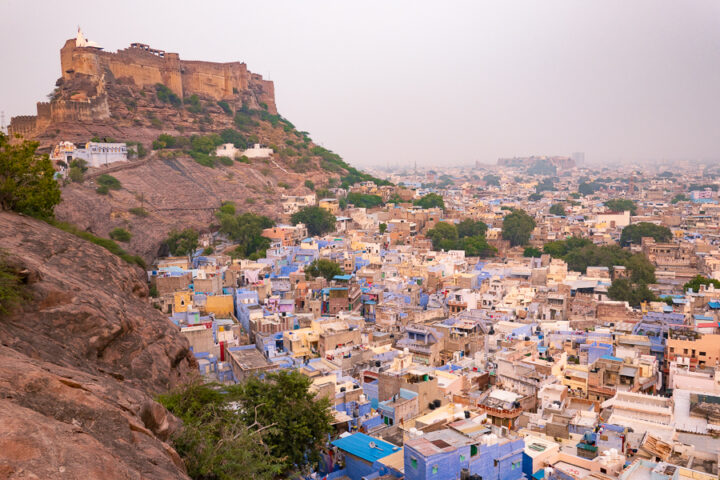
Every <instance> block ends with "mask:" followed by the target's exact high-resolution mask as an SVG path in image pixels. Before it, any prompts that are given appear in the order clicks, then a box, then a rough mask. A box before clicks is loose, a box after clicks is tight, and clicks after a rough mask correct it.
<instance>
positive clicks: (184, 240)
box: [165, 228, 198, 256]
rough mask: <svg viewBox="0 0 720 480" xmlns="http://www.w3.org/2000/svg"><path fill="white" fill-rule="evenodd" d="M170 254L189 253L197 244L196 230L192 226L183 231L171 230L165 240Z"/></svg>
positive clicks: (180, 254)
mask: <svg viewBox="0 0 720 480" xmlns="http://www.w3.org/2000/svg"><path fill="white" fill-rule="evenodd" d="M165 245H167V247H168V250H169V251H170V255H178V256H182V255H190V254H192V253H193V252H194V251H195V249H196V248H197V246H198V232H197V230H195V229H194V228H186V229H185V230H183V231H181V232H180V231H177V230H172V231H171V232H170V235H169V236H168V238H167V239H166V240H165Z"/></svg>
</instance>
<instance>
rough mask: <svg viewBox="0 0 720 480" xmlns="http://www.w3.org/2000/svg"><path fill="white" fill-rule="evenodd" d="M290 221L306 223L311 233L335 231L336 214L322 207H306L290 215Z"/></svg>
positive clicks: (319, 233) (318, 233)
mask: <svg viewBox="0 0 720 480" xmlns="http://www.w3.org/2000/svg"><path fill="white" fill-rule="evenodd" d="M290 222H291V223H292V224H293V225H297V224H298V223H303V224H305V226H306V227H307V229H308V233H309V234H310V235H324V234H326V233H328V232H333V231H335V215H333V214H332V213H330V212H329V211H327V210H325V209H324V208H320V207H304V208H302V209H300V210H299V211H297V212H295V213H293V214H292V215H291V216H290Z"/></svg>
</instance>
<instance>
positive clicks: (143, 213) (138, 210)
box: [128, 207, 150, 217]
mask: <svg viewBox="0 0 720 480" xmlns="http://www.w3.org/2000/svg"><path fill="white" fill-rule="evenodd" d="M128 212H130V213H132V214H133V215H135V216H136V217H147V216H148V215H150V214H149V213H148V211H147V210H145V209H144V208H142V207H133V208H131V209H130V210H128Z"/></svg>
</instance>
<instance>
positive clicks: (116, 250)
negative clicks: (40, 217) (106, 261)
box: [49, 220, 146, 268]
mask: <svg viewBox="0 0 720 480" xmlns="http://www.w3.org/2000/svg"><path fill="white" fill-rule="evenodd" d="M49 223H50V224H51V225H53V226H54V227H56V228H59V229H60V230H63V231H65V232H68V233H71V234H73V235H75V236H76V237H79V238H82V239H83V240H87V241H88V242H91V243H94V244H95V245H98V246H100V247H102V248H104V249H105V250H107V251H109V252H110V253H112V254H114V255H117V256H118V257H120V258H122V259H123V260H125V261H126V262H128V263H134V264H136V265H138V266H139V267H141V268H145V267H146V265H145V261H144V260H143V259H142V258H141V257H139V256H137V255H130V254H129V253H127V252H126V251H125V250H123V249H122V248H120V246H119V245H118V244H117V243H115V242H114V241H112V240H110V239H109V238H102V237H97V236H95V235H93V234H92V233H90V232H86V231H84V230H80V229H79V228H77V227H76V226H75V225H73V224H71V223H67V222H58V221H56V220H50V221H49Z"/></svg>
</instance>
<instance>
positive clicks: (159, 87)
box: [155, 83, 182, 107]
mask: <svg viewBox="0 0 720 480" xmlns="http://www.w3.org/2000/svg"><path fill="white" fill-rule="evenodd" d="M155 92H156V94H157V98H158V100H160V101H161V102H163V103H169V104H171V105H172V106H173V107H179V106H180V105H182V100H180V97H178V96H177V95H175V93H174V92H173V91H172V90H170V89H169V88H168V87H166V86H165V85H163V84H162V83H156V84H155Z"/></svg>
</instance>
